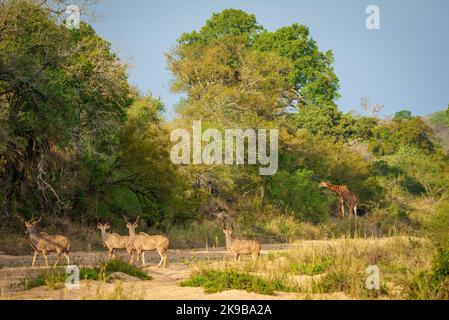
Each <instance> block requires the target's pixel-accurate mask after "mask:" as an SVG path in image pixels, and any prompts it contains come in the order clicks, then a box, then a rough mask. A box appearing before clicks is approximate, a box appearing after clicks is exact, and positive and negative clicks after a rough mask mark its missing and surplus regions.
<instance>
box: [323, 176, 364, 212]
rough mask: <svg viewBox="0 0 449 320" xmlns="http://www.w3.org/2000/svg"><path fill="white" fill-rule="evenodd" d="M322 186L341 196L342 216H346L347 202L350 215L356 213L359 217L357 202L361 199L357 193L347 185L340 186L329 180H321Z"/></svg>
mask: <svg viewBox="0 0 449 320" xmlns="http://www.w3.org/2000/svg"><path fill="white" fill-rule="evenodd" d="M319 187H320V188H326V189H328V190H330V191H332V192H334V193H335V194H337V196H338V197H339V198H340V214H341V216H342V217H345V204H346V205H347V206H348V208H349V215H352V214H354V215H355V216H356V217H357V204H358V202H359V199H358V198H357V196H356V195H354V194H353V193H352V192H351V191H349V188H348V187H347V186H338V185H333V184H330V183H329V182H321V183H320V185H319Z"/></svg>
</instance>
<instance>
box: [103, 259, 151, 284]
mask: <svg viewBox="0 0 449 320" xmlns="http://www.w3.org/2000/svg"><path fill="white" fill-rule="evenodd" d="M99 270H101V271H103V272H105V273H106V274H107V275H110V274H112V273H115V272H122V273H125V274H127V275H130V276H133V277H136V278H138V279H140V280H151V276H149V275H148V273H146V272H145V271H143V270H141V269H139V268H137V267H136V266H133V265H131V264H129V263H128V262H125V261H123V260H120V259H115V260H111V261H108V262H103V263H101V265H100V267H99Z"/></svg>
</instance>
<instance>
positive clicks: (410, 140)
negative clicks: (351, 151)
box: [370, 117, 435, 155]
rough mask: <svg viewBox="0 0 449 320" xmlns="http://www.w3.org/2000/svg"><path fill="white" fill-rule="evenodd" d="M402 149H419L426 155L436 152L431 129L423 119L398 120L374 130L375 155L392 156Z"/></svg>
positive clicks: (372, 140)
mask: <svg viewBox="0 0 449 320" xmlns="http://www.w3.org/2000/svg"><path fill="white" fill-rule="evenodd" d="M401 147H411V148H419V149H421V150H423V151H424V152H426V153H432V152H433V151H434V150H435V146H434V144H433V142H432V140H431V129H430V128H429V127H428V126H427V125H426V124H425V122H424V121H423V120H422V119H421V118H419V117H413V118H405V119H401V118H396V119H394V120H393V121H391V122H388V123H385V124H382V125H379V126H377V127H375V128H374V129H373V137H372V139H371V140H370V150H371V151H372V152H373V153H374V154H376V155H391V154H394V153H396V152H397V151H398V150H399V149H400V148H401Z"/></svg>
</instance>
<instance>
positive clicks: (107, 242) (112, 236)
mask: <svg viewBox="0 0 449 320" xmlns="http://www.w3.org/2000/svg"><path fill="white" fill-rule="evenodd" d="M97 228H98V229H100V230H101V238H102V240H103V245H104V246H105V247H106V248H107V249H108V252H109V260H112V259H115V250H119V249H126V251H128V254H129V255H131V252H130V251H129V246H128V244H129V237H128V236H120V235H118V234H116V233H108V230H109V229H111V226H110V225H109V223H105V224H101V223H99V224H98V225H97Z"/></svg>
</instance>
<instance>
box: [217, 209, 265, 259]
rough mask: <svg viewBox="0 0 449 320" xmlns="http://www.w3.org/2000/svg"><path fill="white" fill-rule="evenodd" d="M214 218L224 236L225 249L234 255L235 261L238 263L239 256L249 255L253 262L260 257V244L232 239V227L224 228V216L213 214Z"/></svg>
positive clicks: (255, 241) (254, 241)
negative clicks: (217, 221)
mask: <svg viewBox="0 0 449 320" xmlns="http://www.w3.org/2000/svg"><path fill="white" fill-rule="evenodd" d="M215 216H216V217H217V219H218V220H219V223H220V226H221V228H222V229H223V233H224V234H225V235H226V249H227V250H228V252H230V253H232V254H233V255H234V259H235V261H240V256H242V255H251V256H252V258H253V259H254V260H257V259H258V258H259V256H260V249H261V245H260V242H259V241H257V240H244V239H238V238H234V237H233V236H232V234H233V233H234V227H233V226H232V225H231V226H229V227H228V226H226V221H225V220H226V215H225V214H224V213H223V212H221V213H220V214H218V215H217V214H215Z"/></svg>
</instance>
